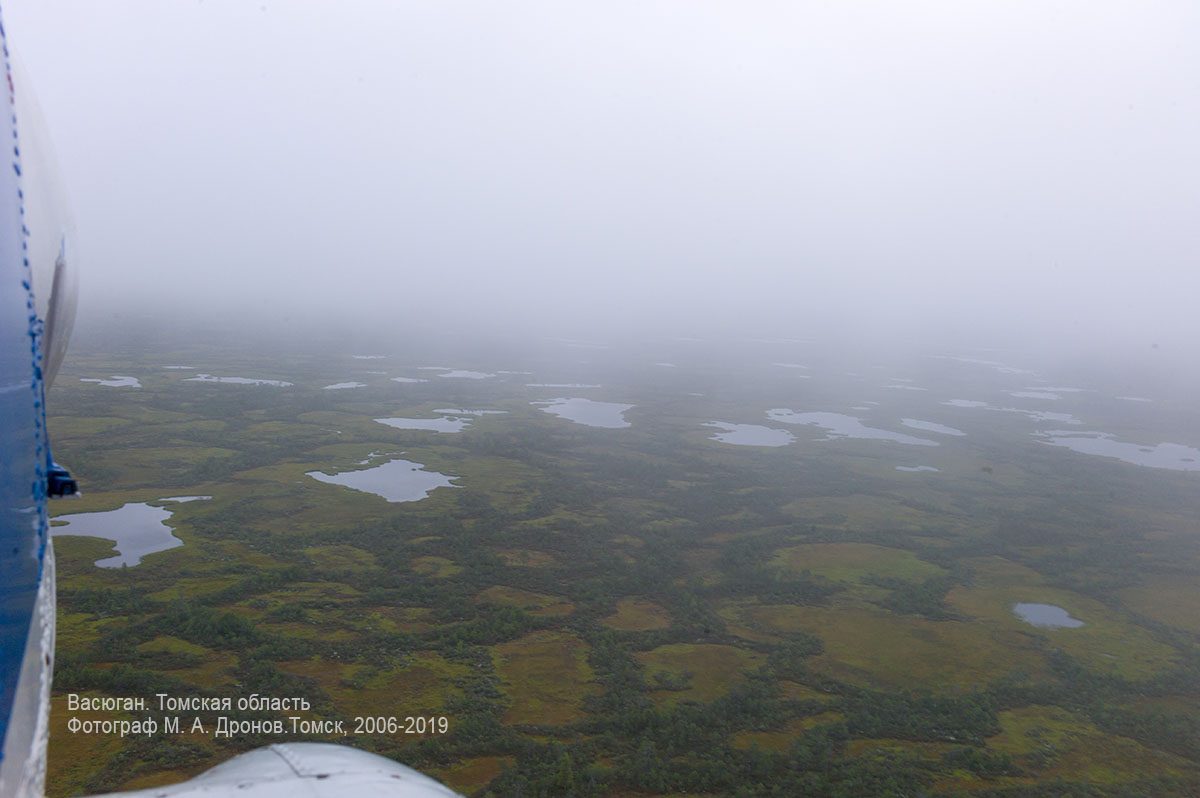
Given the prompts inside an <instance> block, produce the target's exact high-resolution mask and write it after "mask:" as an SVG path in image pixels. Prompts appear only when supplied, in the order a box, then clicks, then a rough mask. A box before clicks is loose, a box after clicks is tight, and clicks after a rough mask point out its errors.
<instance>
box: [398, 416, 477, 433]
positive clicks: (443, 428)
mask: <svg viewBox="0 0 1200 798" xmlns="http://www.w3.org/2000/svg"><path fill="white" fill-rule="evenodd" d="M375 420H376V421H378V422H379V423H380V424H387V425H388V426H389V427H395V428H396V429H418V430H429V431H431V432H462V431H463V430H464V429H466V428H467V427H469V426H471V419H469V418H446V417H443V418H377V419H375Z"/></svg>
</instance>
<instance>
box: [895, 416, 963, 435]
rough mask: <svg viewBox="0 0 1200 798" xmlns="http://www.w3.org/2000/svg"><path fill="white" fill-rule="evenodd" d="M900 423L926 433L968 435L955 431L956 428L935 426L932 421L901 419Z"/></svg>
mask: <svg viewBox="0 0 1200 798" xmlns="http://www.w3.org/2000/svg"><path fill="white" fill-rule="evenodd" d="M900 423H901V424H903V425H904V426H906V427H912V428H913V429H921V430H925V431H926V432H940V433H941V434H943V435H966V434H967V433H965V432H963V431H962V430H960V429H955V428H954V427H947V426H946V425H944V424H935V423H934V422H932V421H919V420H917V419H915V418H902V419H900Z"/></svg>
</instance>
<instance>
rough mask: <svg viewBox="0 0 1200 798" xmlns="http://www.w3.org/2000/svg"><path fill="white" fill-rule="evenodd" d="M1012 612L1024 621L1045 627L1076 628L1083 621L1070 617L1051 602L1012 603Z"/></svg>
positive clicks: (1081, 624)
mask: <svg viewBox="0 0 1200 798" xmlns="http://www.w3.org/2000/svg"><path fill="white" fill-rule="evenodd" d="M1012 610H1013V613H1015V614H1016V616H1017V617H1018V618H1020V619H1021V620H1022V621H1025V623H1028V624H1032V625H1033V626H1041V627H1043V628H1045V629H1064V628H1066V629H1076V628H1078V627H1080V626H1083V625H1084V623H1083V621H1081V620H1079V619H1078V618H1072V617H1071V614H1070V613H1069V612H1067V611H1066V610H1064V609H1063V608H1062V607H1056V606H1054V605H1053V604H1014V605H1013V607H1012Z"/></svg>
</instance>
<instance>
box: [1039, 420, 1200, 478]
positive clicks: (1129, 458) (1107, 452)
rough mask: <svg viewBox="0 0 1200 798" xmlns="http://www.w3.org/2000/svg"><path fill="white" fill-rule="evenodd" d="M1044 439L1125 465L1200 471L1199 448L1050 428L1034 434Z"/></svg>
mask: <svg viewBox="0 0 1200 798" xmlns="http://www.w3.org/2000/svg"><path fill="white" fill-rule="evenodd" d="M1033 434H1034V435H1035V436H1037V437H1041V438H1045V439H1046V440H1043V441H1042V443H1045V444H1048V445H1050V446H1063V447H1065V448H1067V449H1070V450H1071V451H1073V452H1079V453H1080V454H1093V455H1098V456H1100V457H1115V458H1117V459H1118V460H1122V461H1124V462H1126V463H1133V464H1134V465H1140V466H1146V467H1147V468H1167V469H1170V470H1172V471H1200V449H1193V448H1192V447H1190V446H1184V445H1183V444H1179V443H1160V444H1158V445H1157V446H1145V445H1143V444H1140V443H1126V442H1124V441H1118V440H1115V438H1114V436H1113V435H1111V434H1109V433H1107V432H1091V431H1089V432H1078V431H1075V430H1065V429H1052V430H1046V431H1044V432H1035V433H1033Z"/></svg>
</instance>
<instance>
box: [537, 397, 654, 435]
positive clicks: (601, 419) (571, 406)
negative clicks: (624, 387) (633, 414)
mask: <svg viewBox="0 0 1200 798" xmlns="http://www.w3.org/2000/svg"><path fill="white" fill-rule="evenodd" d="M529 404H531V405H534V406H539V405H543V407H542V411H543V412H545V413H550V414H551V415H555V416H558V417H559V418H565V419H566V420H567V421H574V422H575V423H576V424H583V425H585V426H588V427H604V428H606V429H619V428H621V427H631V426H633V425H632V424H630V423H629V422H628V421H626V420H625V415H624V414H625V411H626V410H629V409H630V408H632V407H633V405H623V404H620V403H618V402H596V401H593V400H591V399H579V398H572V399H551V400H550V401H549V402H530V403H529Z"/></svg>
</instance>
